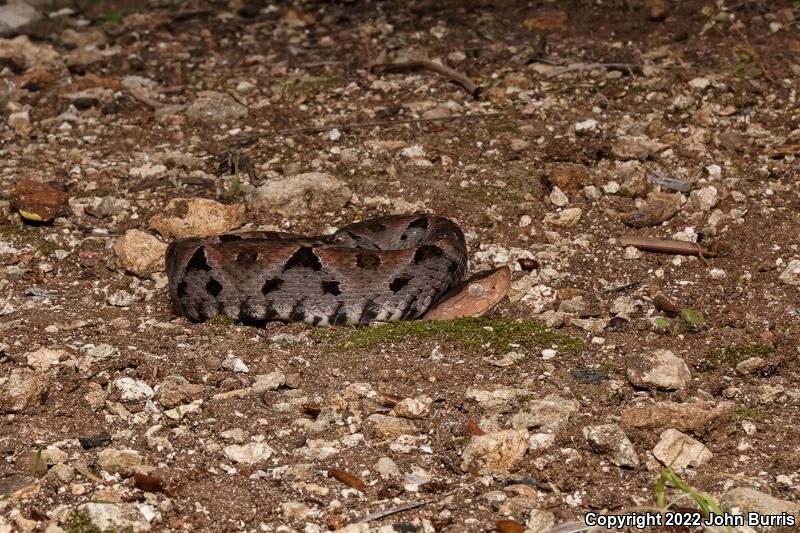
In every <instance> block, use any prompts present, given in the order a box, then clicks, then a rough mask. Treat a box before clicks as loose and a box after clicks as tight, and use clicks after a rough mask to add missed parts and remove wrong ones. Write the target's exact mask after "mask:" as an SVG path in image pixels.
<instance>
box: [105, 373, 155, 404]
mask: <svg viewBox="0 0 800 533" xmlns="http://www.w3.org/2000/svg"><path fill="white" fill-rule="evenodd" d="M114 388H115V389H116V390H117V391H118V392H119V395H120V398H121V399H122V400H123V401H126V402H129V401H140V400H146V399H148V398H152V397H153V396H154V395H155V393H154V392H153V389H152V388H151V387H150V386H149V385H148V384H147V383H145V382H144V381H141V380H136V379H133V378H128V377H125V378H119V379H117V380H115V381H114Z"/></svg>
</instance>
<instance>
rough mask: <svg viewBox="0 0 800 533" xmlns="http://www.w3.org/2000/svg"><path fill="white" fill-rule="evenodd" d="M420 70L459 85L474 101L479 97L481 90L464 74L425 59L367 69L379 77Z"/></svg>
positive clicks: (384, 64)
mask: <svg viewBox="0 0 800 533" xmlns="http://www.w3.org/2000/svg"><path fill="white" fill-rule="evenodd" d="M420 69H425V70H430V71H431V72H436V73H437V74H441V75H442V76H444V77H445V78H447V79H449V80H450V81H454V82H456V83H457V84H459V85H461V87H463V88H464V90H465V91H467V94H469V95H470V96H472V97H473V98H474V99H476V100H477V99H478V96H479V95H480V92H481V88H480V87H479V86H478V85H475V83H473V82H472V80H471V79H469V78H468V77H467V76H466V75H465V74H462V73H461V72H458V71H457V70H453V69H451V68H450V67H448V66H445V65H442V64H439V63H434V62H433V61H429V60H427V59H412V60H411V61H403V62H401V63H378V64H375V65H372V66H371V67H370V68H369V70H370V72H372V73H373V74H375V75H376V76H380V75H381V74H383V73H384V72H406V71H409V70H420Z"/></svg>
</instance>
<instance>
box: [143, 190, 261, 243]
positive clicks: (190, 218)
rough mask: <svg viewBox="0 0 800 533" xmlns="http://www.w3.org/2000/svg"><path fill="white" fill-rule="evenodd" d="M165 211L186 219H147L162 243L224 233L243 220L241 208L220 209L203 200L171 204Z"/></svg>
mask: <svg viewBox="0 0 800 533" xmlns="http://www.w3.org/2000/svg"><path fill="white" fill-rule="evenodd" d="M166 210H167V211H168V212H169V211H173V210H180V211H183V210H185V212H186V215H184V216H182V217H177V216H172V217H170V216H166V215H164V214H157V215H154V216H153V217H151V218H150V227H152V228H153V229H155V230H156V231H158V232H159V233H160V234H161V235H162V236H163V237H164V238H165V239H169V238H172V237H174V238H177V239H182V238H183V237H194V236H202V235H216V234H218V233H225V232H226V231H231V230H232V229H235V228H238V227H239V226H241V225H242V224H243V223H244V220H245V208H244V206H243V205H240V204H232V205H224V204H221V203H219V202H215V201H214V200H207V199H205V198H191V199H188V200H184V199H175V200H171V201H170V202H169V203H168V204H167V209H166Z"/></svg>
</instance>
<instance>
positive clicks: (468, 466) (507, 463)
mask: <svg viewBox="0 0 800 533" xmlns="http://www.w3.org/2000/svg"><path fill="white" fill-rule="evenodd" d="M528 437H529V433H528V431H527V430H525V429H507V430H504V431H498V432H495V433H487V434H486V435H477V436H474V437H472V440H470V442H469V444H467V447H466V448H465V449H464V453H463V454H462V455H461V458H462V461H461V469H462V470H463V471H465V472H473V473H484V472H496V473H508V472H510V471H512V470H514V468H515V467H516V466H517V464H518V463H519V462H520V461H521V460H522V458H523V457H524V456H525V452H527V451H528Z"/></svg>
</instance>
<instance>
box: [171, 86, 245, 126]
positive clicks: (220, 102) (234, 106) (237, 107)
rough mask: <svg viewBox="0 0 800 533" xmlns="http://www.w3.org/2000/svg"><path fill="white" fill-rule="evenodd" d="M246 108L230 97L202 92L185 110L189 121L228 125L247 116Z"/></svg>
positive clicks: (211, 92) (212, 92)
mask: <svg viewBox="0 0 800 533" xmlns="http://www.w3.org/2000/svg"><path fill="white" fill-rule="evenodd" d="M247 113H248V111H247V108H246V107H245V106H243V105H242V104H240V103H239V102H237V101H236V100H234V99H233V98H232V97H231V96H230V95H228V94H225V93H219V92H215V91H202V92H200V93H199V94H198V95H197V99H196V100H195V101H194V102H192V103H191V104H190V105H189V107H188V108H187V109H186V116H187V117H188V118H189V119H190V120H195V121H197V122H205V123H209V124H229V125H231V124H232V123H233V122H235V121H237V120H239V119H243V118H245V117H246V116H247Z"/></svg>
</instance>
